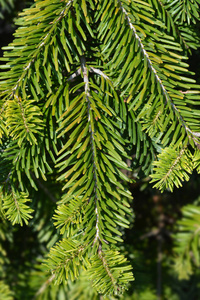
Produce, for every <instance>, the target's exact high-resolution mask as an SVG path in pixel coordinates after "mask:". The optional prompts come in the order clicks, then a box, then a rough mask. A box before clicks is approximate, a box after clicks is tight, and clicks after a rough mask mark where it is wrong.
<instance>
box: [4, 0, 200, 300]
mask: <svg viewBox="0 0 200 300" xmlns="http://www.w3.org/2000/svg"><path fill="white" fill-rule="evenodd" d="M32 2H33V1H27V0H0V49H1V47H3V46H4V45H7V44H8V43H9V42H11V41H12V39H13V33H14V31H15V26H14V21H15V19H16V18H17V16H18V13H19V12H20V11H21V10H22V9H24V8H26V7H29V6H30V5H31V4H32ZM193 26H195V31H196V33H197V34H198V35H199V37H200V30H199V29H200V25H199V23H197V24H195V25H193ZM0 56H2V51H1V50H0ZM199 58H200V50H199V49H196V50H192V51H191V54H190V58H189V64H190V66H191V68H190V69H191V70H192V71H194V72H195V73H196V80H197V83H200V59H199ZM36 184H37V185H38V187H39V190H38V191H37V192H35V195H33V203H34V209H35V211H36V214H35V216H34V218H33V220H32V221H31V222H30V223H29V225H28V226H23V227H21V226H19V225H18V226H14V227H13V226H12V225H11V224H10V223H9V222H8V221H7V220H5V219H4V217H3V215H2V214H1V212H0V299H2V300H14V299H16V300H22V299H23V300H30V299H35V300H65V299H66V300H67V299H69V300H85V299H88V300H96V299H100V300H101V299H110V300H112V299H113V300H114V299H124V300H159V299H160V300H161V299H162V300H169V299H170V300H188V299H190V300H197V299H200V269H199V266H200V251H199V248H200V235H199V232H200V189H199V186H200V178H199V176H198V175H197V174H195V173H194V174H193V175H192V176H191V179H190V181H189V182H187V183H184V185H183V188H181V189H175V190H174V192H173V193H170V192H168V191H166V192H164V193H162V194H161V193H160V192H158V191H156V190H155V189H153V188H152V187H151V186H150V185H149V178H144V179H143V180H141V181H139V182H137V183H135V184H132V186H131V188H130V189H132V190H134V193H133V194H134V201H133V203H132V208H133V211H134V216H132V220H131V222H132V225H131V227H130V228H129V229H127V230H124V232H123V235H124V240H125V246H123V247H125V248H126V249H124V250H125V251H126V250H127V251H126V252H127V255H128V256H129V257H128V259H129V260H130V261H131V262H132V264H133V266H134V275H135V278H136V279H135V281H134V282H133V283H132V286H130V288H129V290H128V292H127V293H126V294H125V295H123V296H121V297H118V298H112V297H107V298H106V297H103V296H101V295H98V294H97V292H96V291H95V290H94V289H93V288H92V286H91V284H90V282H89V281H88V279H87V277H86V276H85V274H84V272H83V273H82V274H81V276H80V278H79V279H78V280H77V281H76V282H75V283H72V282H69V283H68V285H67V286H64V285H61V286H55V285H53V284H51V282H52V280H53V276H52V277H51V278H49V276H48V275H47V273H46V272H45V267H44V266H43V265H42V264H41V263H40V262H41V261H42V258H43V256H44V254H45V253H46V251H47V249H50V247H51V246H52V245H53V244H54V243H55V241H56V240H57V239H58V238H59V232H57V231H56V229H55V227H54V226H53V221H52V214H53V211H54V209H55V207H56V203H55V199H56V198H57V199H58V198H59V195H58V193H59V192H58V191H60V188H58V184H55V186H52V185H51V186H47V184H46V185H45V186H44V185H43V182H41V181H38V182H36ZM34 200H35V201H34ZM36 200H37V201H36ZM37 208H38V209H37ZM49 220H51V221H49ZM193 227H194V228H193ZM130 253H132V254H130Z"/></svg>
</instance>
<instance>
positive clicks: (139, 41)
mask: <svg viewBox="0 0 200 300" xmlns="http://www.w3.org/2000/svg"><path fill="white" fill-rule="evenodd" d="M118 3H119V7H120V9H121V11H122V12H123V14H124V15H125V19H126V21H127V23H128V25H129V27H130V29H131V30H132V32H133V36H134V38H136V39H137V41H138V45H139V47H140V49H141V52H142V54H143V57H144V58H146V59H147V62H148V67H149V70H150V72H151V73H153V74H154V76H155V79H156V82H157V83H158V84H160V87H161V90H162V92H163V96H164V97H165V100H166V103H168V102H169V103H170V105H171V107H172V109H173V111H174V113H175V114H176V115H177V117H178V120H179V122H180V123H181V125H182V126H183V127H184V128H185V131H186V134H187V135H188V137H189V139H190V138H192V139H193V141H194V143H195V145H197V144H198V140H197V139H196V137H197V136H199V133H196V132H193V131H192V130H190V129H189V128H188V126H187V125H186V123H185V121H184V119H183V117H182V116H181V114H180V112H179V111H178V109H177V107H176V106H175V104H174V103H173V101H172V99H171V97H170V96H169V94H168V92H167V90H166V88H165V86H164V85H163V83H162V80H161V79H160V77H159V76H158V72H157V71H156V69H155V68H154V66H153V62H152V61H151V59H150V57H149V54H148V53H147V51H146V50H145V47H144V45H143V43H142V40H141V38H140V37H139V35H138V34H137V31H136V29H135V27H134V26H133V24H132V22H131V19H130V17H129V16H128V12H127V11H126V10H125V8H124V7H123V5H122V3H121V0H118ZM166 103H165V104H166ZM189 133H190V134H191V135H192V136H190V135H189Z"/></svg>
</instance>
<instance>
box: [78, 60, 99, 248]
mask: <svg viewBox="0 0 200 300" xmlns="http://www.w3.org/2000/svg"><path fill="white" fill-rule="evenodd" d="M81 71H82V73H83V80H84V83H85V95H86V101H87V103H88V106H87V114H88V122H89V132H90V144H91V148H92V161H93V178H94V182H95V185H94V193H95V204H96V207H95V214H96V225H95V226H96V235H95V239H94V244H95V243H96V242H97V241H98V240H99V239H100V236H99V218H100V216H99V212H98V207H97V202H98V201H99V199H98V194H97V188H98V175H97V167H96V163H95V160H96V153H95V144H94V134H95V133H94V131H93V129H92V126H91V117H90V111H91V102H90V97H91V95H90V88H89V78H88V69H87V66H86V59H85V57H84V56H82V57H81Z"/></svg>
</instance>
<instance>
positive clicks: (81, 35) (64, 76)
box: [0, 0, 200, 299]
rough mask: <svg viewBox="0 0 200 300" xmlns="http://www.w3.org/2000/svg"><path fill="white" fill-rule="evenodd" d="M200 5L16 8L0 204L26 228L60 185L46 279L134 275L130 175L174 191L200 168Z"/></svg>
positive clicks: (39, 1)
mask: <svg viewBox="0 0 200 300" xmlns="http://www.w3.org/2000/svg"><path fill="white" fill-rule="evenodd" d="M3 3H4V2H3ZM198 4H199V1H197V0H196V1H189V0H187V1H186V0H185V1H181V4H179V1H158V0H154V1H153V0H148V1H140V0H134V1H132V0H63V1H60V0H35V3H34V5H33V6H32V7H31V8H28V9H25V10H24V11H23V12H22V13H21V14H20V18H19V19H18V20H17V22H16V25H17V27H18V28H17V30H16V32H15V35H14V37H15V38H14V41H13V42H12V43H11V44H10V45H9V46H7V47H4V48H3V49H4V57H3V58H2V59H1V60H2V61H3V62H4V64H3V65H2V66H1V69H2V72H1V74H0V93H1V98H0V105H1V114H0V137H1V145H0V148H1V149H0V150H1V157H2V160H1V166H0V172H1V173H2V176H1V211H2V214H3V215H4V217H6V218H7V219H8V220H9V221H11V223H12V225H14V224H16V223H18V224H20V225H22V224H23V222H25V223H26V224H28V220H29V219H31V218H32V217H33V204H32V203H31V200H30V199H31V198H32V197H33V198H34V195H35V193H36V192H35V191H37V190H38V185H41V183H40V180H42V182H44V187H45V188H44V189H48V188H49V186H51V185H53V184H55V182H58V184H57V191H56V192H55V194H54V195H55V196H53V202H54V198H55V202H57V208H56V209H55V213H54V215H53V220H54V225H55V227H56V228H57V229H58V230H59V231H60V235H61V236H63V237H61V238H60V239H59V241H58V242H57V243H56V244H55V245H54V246H53V247H52V248H51V249H50V252H49V254H48V257H47V258H46V259H45V261H44V263H45V267H46V268H47V270H48V271H49V273H50V274H49V278H50V279H49V280H50V281H49V282H50V283H51V282H52V281H55V283H57V284H61V283H62V282H64V283H66V282H68V281H69V282H70V281H73V280H74V279H75V278H77V277H78V276H79V274H80V273H81V272H82V269H86V272H87V273H86V274H88V276H89V278H90V279H91V281H92V284H93V286H94V288H95V289H96V290H97V291H98V292H99V293H101V294H103V295H107V296H111V297H112V295H117V294H121V293H123V292H124V290H125V289H127V287H128V283H129V282H131V281H133V274H132V272H131V269H132V267H131V264H130V263H129V262H127V259H126V258H125V255H126V253H125V251H123V247H122V243H123V239H122V235H123V234H122V232H123V230H124V229H123V228H128V227H129V223H130V222H129V218H130V216H131V214H132V210H131V208H130V203H131V202H132V195H131V192H130V191H129V189H128V187H129V185H130V183H132V182H134V180H133V176H132V175H131V176H127V175H126V174H129V173H128V172H130V173H131V174H132V173H133V171H134V172H135V175H136V176H135V177H137V178H142V177H143V176H147V175H149V174H150V176H151V178H152V182H154V184H155V185H154V186H155V187H156V188H158V189H160V190H161V191H163V190H165V189H169V190H171V191H173V189H174V186H176V187H180V186H181V185H182V183H183V181H187V180H188V179H189V176H190V174H191V173H192V172H193V170H194V169H196V170H197V172H200V154H199V148H200V140H199V137H200V126H199V124H200V111H199V104H200V95H199V86H198V85H197V84H196V83H195V80H194V79H193V78H192V75H194V74H193V73H192V72H191V71H189V70H188V68H189V66H188V64H187V63H186V60H187V55H188V53H189V51H190V49H192V48H194V49H196V48H197V47H198V46H199V39H197V40H196V38H195V36H196V32H195V30H194V28H193V26H192V24H193V23H195V22H196V20H197V19H198V17H199V9H198ZM188 32H189V33H191V34H188ZM38 182H39V183H38ZM45 182H46V183H45ZM61 194H62V196H60V195H61ZM51 198H52V195H51ZM38 201H39V200H38ZM35 202H37V199H36V200H35ZM39 205H41V204H38V207H37V209H36V214H37V210H39V209H41V208H39ZM4 217H2V218H4ZM49 217H50V216H49ZM36 218H37V215H36ZM33 222H34V221H33ZM186 223H187V222H186ZM186 225H187V224H186ZM186 225H185V226H186ZM41 226H42V225H41ZM193 227H195V226H193ZM190 230H191V231H192V234H193V233H194V231H193V229H190ZM54 237H55V239H56V238H57V235H56V234H55V233H54ZM54 237H53V239H54ZM197 237H198V235H197ZM55 239H54V242H55ZM187 241H188V240H184V243H187ZM54 242H52V243H51V244H54ZM194 243H198V238H194ZM181 247H182V248H184V245H182V244H181ZM191 247H192V249H193V251H194V253H195V254H194V256H195V261H196V264H197V265H198V263H199V258H198V254H197V252H195V249H196V248H195V247H196V244H195V245H194V246H193V243H192V242H191ZM184 251H185V250H183V252H184ZM187 251H188V250H187ZM187 253H188V252H187ZM184 255H188V254H185V252H184V254H183V256H182V257H184V258H185V256H184ZM187 257H188V256H187ZM188 260H189V258H188ZM188 260H187V261H188ZM187 268H190V266H189V267H188V266H187ZM47 286H48V284H46V285H45V284H44V286H42V292H43V290H45V288H46V287H47ZM40 291H41V290H40ZM147 293H148V291H147ZM38 295H40V292H39V293H38ZM8 299H9V298H8ZM38 299H40V298H38ZM42 299H43V298H42Z"/></svg>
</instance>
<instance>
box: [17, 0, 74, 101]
mask: <svg viewBox="0 0 200 300" xmlns="http://www.w3.org/2000/svg"><path fill="white" fill-rule="evenodd" d="M73 1H74V0H69V1H68V2H67V4H66V5H65V8H64V9H62V11H61V12H60V14H59V16H58V17H57V18H56V19H55V20H54V21H53V22H51V23H50V24H52V26H51V28H50V29H49V32H48V33H47V34H46V35H45V37H44V38H43V39H42V41H41V42H40V44H39V45H38V46H37V47H36V49H35V51H34V52H33V54H32V57H31V60H29V62H28V63H26V66H24V72H23V73H22V75H21V76H20V78H19V79H18V81H17V84H16V85H15V86H14V87H13V89H12V95H13V94H15V91H16V90H17V89H18V87H19V84H20V82H22V81H23V79H24V78H25V76H26V75H27V73H28V70H29V69H30V67H31V66H32V64H33V63H34V62H35V60H36V58H37V56H38V54H39V53H40V52H41V50H42V48H43V47H44V46H45V43H46V41H48V37H49V36H50V35H51V34H52V33H53V32H54V30H55V29H56V28H57V24H58V23H59V22H60V21H61V20H62V18H64V17H65V16H66V10H67V9H68V7H69V6H70V5H71V4H72V3H73Z"/></svg>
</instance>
